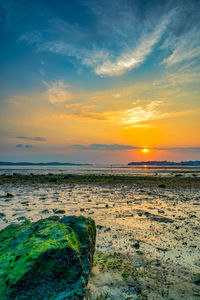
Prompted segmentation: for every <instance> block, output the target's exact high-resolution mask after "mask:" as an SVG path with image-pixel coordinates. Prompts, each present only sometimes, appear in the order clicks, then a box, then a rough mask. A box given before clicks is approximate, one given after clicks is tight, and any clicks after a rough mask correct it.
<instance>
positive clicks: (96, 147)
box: [71, 144, 142, 151]
mask: <svg viewBox="0 0 200 300" xmlns="http://www.w3.org/2000/svg"><path fill="white" fill-rule="evenodd" d="M71 148H72V149H76V150H92V151H122V150H133V149H142V148H141V147H134V146H130V145H119V144H90V145H88V146H84V145H72V146H71Z"/></svg>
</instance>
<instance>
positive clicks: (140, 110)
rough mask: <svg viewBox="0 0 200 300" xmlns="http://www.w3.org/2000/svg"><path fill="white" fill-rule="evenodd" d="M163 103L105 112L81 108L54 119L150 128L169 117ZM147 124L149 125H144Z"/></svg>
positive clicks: (56, 116) (154, 102)
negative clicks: (150, 123)
mask: <svg viewBox="0 0 200 300" xmlns="http://www.w3.org/2000/svg"><path fill="white" fill-rule="evenodd" d="M162 106H163V101H161V100H154V101H151V102H150V103H148V104H143V105H142V104H140V105H139V104H136V103H133V104H132V108H128V109H123V110H122V109H118V110H107V111H106V110H104V111H100V112H99V111H95V110H94V108H93V107H91V109H90V110H89V109H88V108H86V109H84V108H81V107H80V108H79V109H77V110H75V111H74V112H68V113H65V114H57V115H54V116H53V117H54V118H56V119H65V118H69V117H72V118H82V119H91V120H97V121H98V120H99V121H106V122H111V123H116V124H121V125H122V126H124V127H126V128H129V127H149V124H148V122H149V121H152V120H155V119H160V118H164V117H166V116H168V114H167V113H163V112H162ZM144 122H147V123H144Z"/></svg>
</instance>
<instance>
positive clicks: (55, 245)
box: [0, 216, 96, 300]
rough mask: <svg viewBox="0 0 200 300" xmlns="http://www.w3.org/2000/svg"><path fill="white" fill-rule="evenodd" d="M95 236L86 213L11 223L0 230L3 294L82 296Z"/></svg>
mask: <svg viewBox="0 0 200 300" xmlns="http://www.w3.org/2000/svg"><path fill="white" fill-rule="evenodd" d="M95 239H96V227H95V223H94V221H93V220H92V219H91V218H85V217H82V216H81V217H75V216H71V217H63V218H59V217H58V216H53V217H49V218H46V219H41V220H39V221H37V222H35V223H31V222H30V221H26V222H25V223H23V224H11V225H9V226H8V227H6V228H5V229H4V230H2V231H1V232H0V299H2V300H11V299H12V300H28V299H29V300H33V299H34V300H47V299H48V300H58V299H59V300H66V299H69V300H70V299H73V300H76V299H83V296H84V293H85V290H86V284H87V281H88V275H89V272H90V269H91V267H92V263H93V254H94V249H95Z"/></svg>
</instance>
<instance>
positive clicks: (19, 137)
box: [16, 136, 46, 142]
mask: <svg viewBox="0 0 200 300" xmlns="http://www.w3.org/2000/svg"><path fill="white" fill-rule="evenodd" d="M16 138H17V139H21V140H31V141H37V142H45V141H46V138H44V137H39V136H35V137H29V136H16Z"/></svg>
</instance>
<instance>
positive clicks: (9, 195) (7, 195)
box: [6, 193, 14, 198]
mask: <svg viewBox="0 0 200 300" xmlns="http://www.w3.org/2000/svg"><path fill="white" fill-rule="evenodd" d="M12 197H14V195H13V194H11V193H7V194H6V198H12Z"/></svg>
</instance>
